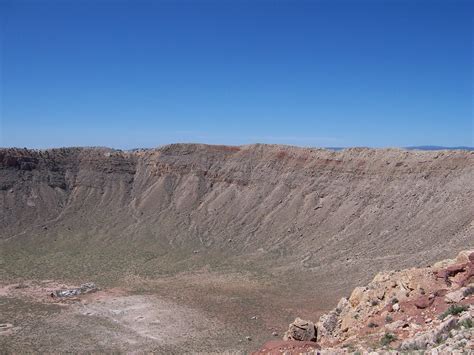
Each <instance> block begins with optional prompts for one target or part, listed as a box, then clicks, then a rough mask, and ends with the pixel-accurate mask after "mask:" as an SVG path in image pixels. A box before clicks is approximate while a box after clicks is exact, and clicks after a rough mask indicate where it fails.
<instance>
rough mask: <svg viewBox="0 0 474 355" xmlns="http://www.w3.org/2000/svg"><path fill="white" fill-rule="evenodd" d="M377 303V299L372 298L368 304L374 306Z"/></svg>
mask: <svg viewBox="0 0 474 355" xmlns="http://www.w3.org/2000/svg"><path fill="white" fill-rule="evenodd" d="M378 304H379V301H377V300H372V301H371V302H370V305H371V306H372V307H375V306H376V305H378Z"/></svg>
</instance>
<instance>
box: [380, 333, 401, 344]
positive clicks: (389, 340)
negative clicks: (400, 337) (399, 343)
mask: <svg viewBox="0 0 474 355" xmlns="http://www.w3.org/2000/svg"><path fill="white" fill-rule="evenodd" d="M395 340H397V337H396V335H394V334H392V333H385V334H384V336H383V337H382V339H380V344H381V345H382V346H387V345H389V344H390V343H392V342H394V341H395Z"/></svg>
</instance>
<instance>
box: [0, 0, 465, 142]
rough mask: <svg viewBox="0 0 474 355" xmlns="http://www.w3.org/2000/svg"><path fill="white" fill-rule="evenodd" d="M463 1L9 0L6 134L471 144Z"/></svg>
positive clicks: (23, 138)
mask: <svg viewBox="0 0 474 355" xmlns="http://www.w3.org/2000/svg"><path fill="white" fill-rule="evenodd" d="M472 4H473V2H472V1H462V0H449V1H448V0H446V1H439V0H429V1H417V0H410V1H408V0H347V1H342V0H331V1H329V0H326V1H325V0H314V1H289V0H287V1H284V0H280V1H270V0H265V1H250V0H249V1H244V0H233V1H230V0H222V1H217V0H216V1H199V0H193V1H191V0H188V1H183V0H176V1H171V0H162V1H160V0H158V1H140V0H138V1H131V0H130V1H112V0H94V1H87V0H79V1H72V0H62V1H61V0H55V1H41V0H35V1H34V0H30V1H25V0H14V1H13V0H11V1H10V0H0V14H1V15H0V21H1V23H0V26H1V27H0V31H1V57H0V59H1V69H2V71H1V78H0V84H1V88H0V89H1V97H0V98H1V118H0V146H3V147H6V146H19V147H32V148H46V147H59V146H110V147H115V148H123V149H128V148H134V147H154V146H159V145H162V144H167V143H172V142H202V143H211V144H249V143H256V142H260V143H282V144H292V145H300V146H373V147H385V146H409V145H426V144H436V145H445V146H457V145H469V146H473V145H474V143H473V140H474V133H473V69H472V65H473V13H474V6H473V5H472Z"/></svg>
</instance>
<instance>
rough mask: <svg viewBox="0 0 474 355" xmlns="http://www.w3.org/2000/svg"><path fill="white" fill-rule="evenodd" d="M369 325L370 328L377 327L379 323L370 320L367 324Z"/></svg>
mask: <svg viewBox="0 0 474 355" xmlns="http://www.w3.org/2000/svg"><path fill="white" fill-rule="evenodd" d="M367 326H368V327H369V328H377V327H378V326H379V325H378V324H377V323H374V322H369V324H367Z"/></svg>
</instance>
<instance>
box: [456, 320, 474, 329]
mask: <svg viewBox="0 0 474 355" xmlns="http://www.w3.org/2000/svg"><path fill="white" fill-rule="evenodd" d="M459 326H460V327H464V328H466V329H471V328H472V326H473V322H472V319H469V318H468V319H464V320H462V321H461V322H459Z"/></svg>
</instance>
